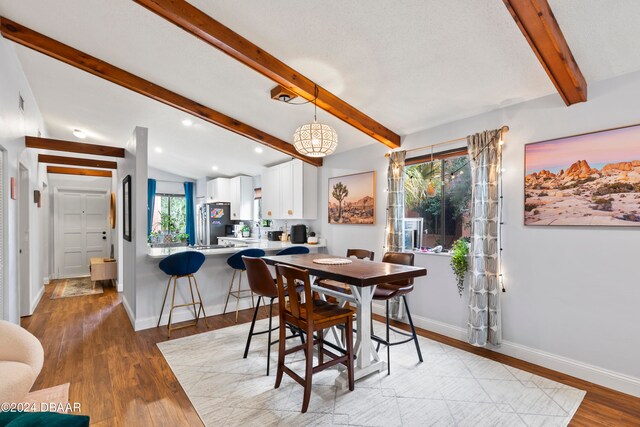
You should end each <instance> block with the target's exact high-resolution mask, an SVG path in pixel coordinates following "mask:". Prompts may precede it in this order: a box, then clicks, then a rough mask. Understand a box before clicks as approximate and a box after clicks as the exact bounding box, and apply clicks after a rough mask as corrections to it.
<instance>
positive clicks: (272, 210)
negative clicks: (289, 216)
mask: <svg viewBox="0 0 640 427" xmlns="http://www.w3.org/2000/svg"><path fill="white" fill-rule="evenodd" d="M262 218H264V219H278V218H280V167H279V166H274V167H271V168H268V169H266V170H265V171H264V172H263V173H262Z"/></svg>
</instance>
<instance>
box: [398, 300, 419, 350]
mask: <svg viewBox="0 0 640 427" xmlns="http://www.w3.org/2000/svg"><path fill="white" fill-rule="evenodd" d="M402 299H403V300H404V308H405V309H406V310H407V317H408V318H409V326H411V333H412V334H413V342H414V343H415V344H416V351H417V352H418V359H420V361H421V362H422V352H421V351H420V343H419V342H418V335H417V334H416V328H415V326H413V319H412V318H411V311H410V310H409V304H408V303H407V298H406V297H405V296H404V295H402Z"/></svg>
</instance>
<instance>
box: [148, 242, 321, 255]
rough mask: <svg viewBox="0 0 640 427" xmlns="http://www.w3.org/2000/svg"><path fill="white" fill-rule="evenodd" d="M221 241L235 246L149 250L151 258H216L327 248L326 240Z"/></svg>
mask: <svg viewBox="0 0 640 427" xmlns="http://www.w3.org/2000/svg"><path fill="white" fill-rule="evenodd" d="M221 240H228V241H230V242H233V243H234V244H235V246H229V247H225V248H211V249H198V248H197V247H196V248H192V247H187V246H180V247H173V248H171V247H169V248H149V258H165V257H167V256H169V255H172V254H175V253H178V252H184V251H197V252H201V253H202V254H204V255H205V256H207V257H209V256H216V255H227V256H229V255H232V254H234V253H236V252H239V251H241V250H243V249H249V248H255V249H262V250H263V251H265V252H267V253H270V254H271V255H273V252H278V251H281V250H282V249H285V248H288V247H291V246H304V247H307V248H309V250H311V251H313V250H314V249H319V248H326V246H327V245H326V242H325V241H324V239H321V240H320V242H319V243H318V244H316V245H310V244H308V243H303V244H296V243H291V242H280V241H275V242H272V241H269V240H264V239H261V240H258V239H241V238H231V237H228V238H226V237H225V238H221Z"/></svg>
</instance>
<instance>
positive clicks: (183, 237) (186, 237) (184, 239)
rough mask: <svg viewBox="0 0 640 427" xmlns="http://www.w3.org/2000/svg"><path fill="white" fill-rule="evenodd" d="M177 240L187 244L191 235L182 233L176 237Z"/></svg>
mask: <svg viewBox="0 0 640 427" xmlns="http://www.w3.org/2000/svg"><path fill="white" fill-rule="evenodd" d="M176 239H177V241H178V242H180V243H187V240H189V235H188V234H187V233H180V234H177V235H176Z"/></svg>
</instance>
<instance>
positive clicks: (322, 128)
mask: <svg viewBox="0 0 640 427" xmlns="http://www.w3.org/2000/svg"><path fill="white" fill-rule="evenodd" d="M293 146H294V147H295V149H296V151H297V152H298V153H300V154H302V155H305V156H308V157H324V156H327V155H329V154H331V153H333V152H334V151H335V149H336V147H337V146H338V134H337V133H336V131H335V130H334V129H333V128H332V127H331V126H329V125H324V124H322V123H318V122H316V121H315V120H314V121H313V123H307V124H305V125H302V126H300V127H299V128H298V129H296V131H295V133H294V134H293Z"/></svg>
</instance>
